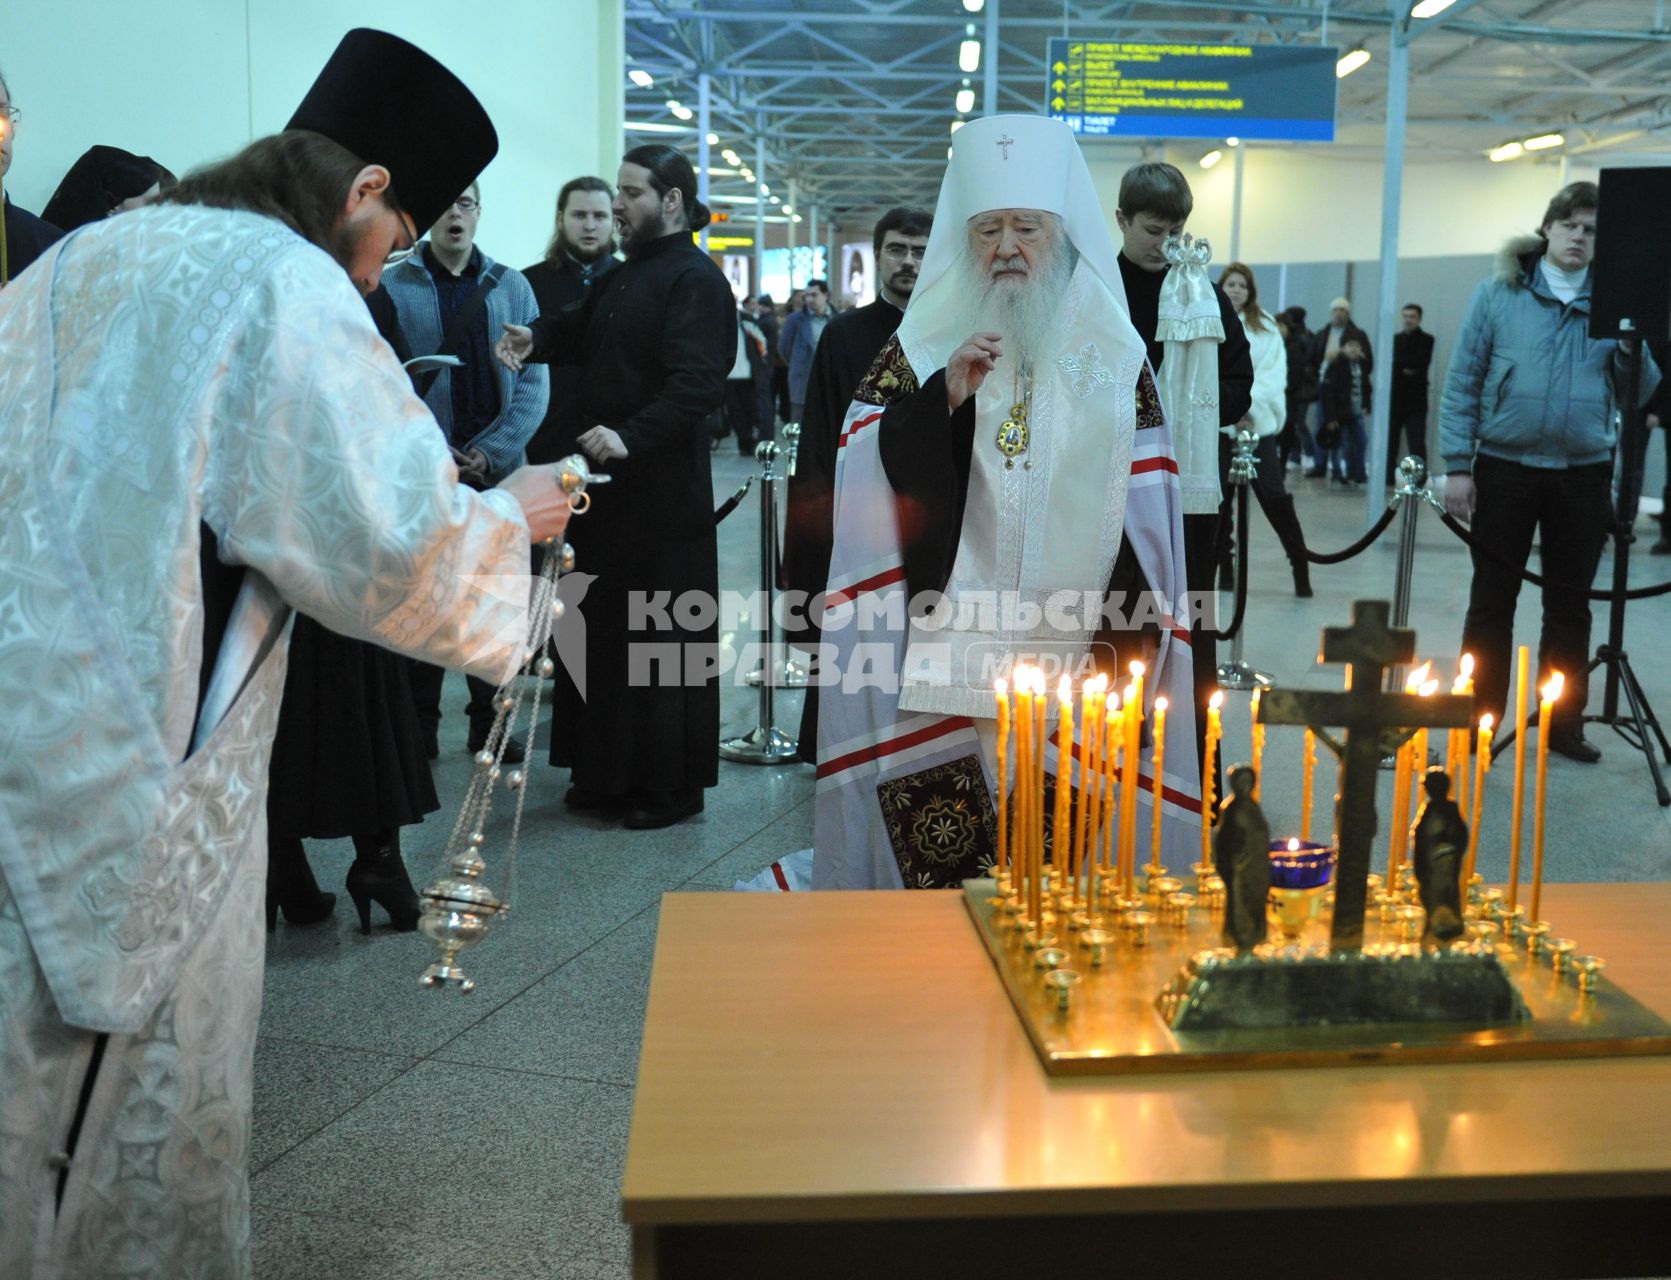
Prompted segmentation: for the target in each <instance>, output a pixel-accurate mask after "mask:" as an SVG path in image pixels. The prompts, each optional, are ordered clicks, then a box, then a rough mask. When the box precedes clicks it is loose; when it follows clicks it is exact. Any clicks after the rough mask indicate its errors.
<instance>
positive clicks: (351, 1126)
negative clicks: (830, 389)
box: [252, 453, 1671, 1280]
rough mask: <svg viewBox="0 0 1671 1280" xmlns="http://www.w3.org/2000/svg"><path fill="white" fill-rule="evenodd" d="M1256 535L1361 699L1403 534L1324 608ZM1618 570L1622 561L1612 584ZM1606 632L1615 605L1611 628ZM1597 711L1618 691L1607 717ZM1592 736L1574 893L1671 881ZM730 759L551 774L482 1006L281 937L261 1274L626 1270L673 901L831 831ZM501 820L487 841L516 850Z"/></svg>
mask: <svg viewBox="0 0 1671 1280" xmlns="http://www.w3.org/2000/svg"><path fill="white" fill-rule="evenodd" d="M715 461H716V467H715V480H714V488H715V492H716V494H717V495H721V496H723V495H726V494H729V493H730V492H731V490H732V489H733V488H735V487H736V485H737V484H738V483H739V482H740V481H741V479H742V477H743V476H744V475H745V474H746V473H747V471H748V470H749V469H750V468H751V467H752V464H745V463H744V462H743V460H741V459H739V458H737V457H736V456H735V454H731V453H722V454H717V455H716V456H715ZM1294 489H1295V492H1296V493H1297V494H1298V497H1299V506H1300V513H1301V518H1302V520H1303V521H1304V522H1305V526H1306V532H1307V536H1308V539H1309V540H1310V543H1311V545H1312V546H1313V547H1314V548H1317V549H1319V550H1333V549H1336V548H1338V547H1340V546H1343V545H1345V544H1346V543H1347V542H1349V541H1351V540H1352V539H1353V538H1354V537H1355V536H1356V535H1357V533H1358V532H1359V531H1360V530H1361V529H1362V528H1363V527H1364V523H1365V520H1364V514H1365V499H1364V495H1363V494H1362V492H1361V491H1359V492H1357V493H1354V494H1347V493H1344V492H1336V491H1332V490H1329V489H1325V488H1323V487H1321V486H1319V485H1318V484H1317V483H1316V482H1312V481H1304V480H1298V481H1295V482H1294ZM755 511H756V508H755V506H754V503H753V500H752V499H751V500H750V502H749V503H748V504H746V505H745V507H744V508H743V509H742V510H741V511H739V512H738V513H737V514H735V515H734V516H732V517H731V518H730V519H729V520H728V521H727V522H726V523H725V524H723V525H721V527H720V549H721V560H720V565H721V581H722V583H723V584H724V585H725V586H726V587H728V588H736V589H739V590H747V589H750V588H751V587H752V586H753V584H754V583H755V582H756V581H757V574H758V568H757V564H756V558H755V557H756V548H757V531H758V526H757V524H756V523H755ZM1645 524H1646V522H1645V521H1644V525H1645ZM1253 535H1254V574H1253V578H1252V581H1253V584H1254V585H1253V588H1252V591H1251V595H1250V603H1249V611H1248V621H1247V642H1246V649H1247V656H1248V657H1249V658H1250V659H1251V660H1254V661H1255V662H1256V663H1257V664H1258V665H1260V666H1261V667H1263V668H1264V669H1266V670H1267V671H1269V672H1270V673H1272V674H1273V675H1274V676H1276V677H1277V678H1278V679H1279V680H1280V681H1282V682H1285V683H1289V684H1308V683H1315V684H1319V685H1327V686H1331V687H1332V686H1336V685H1337V683H1338V681H1339V674H1338V672H1337V671H1336V670H1334V669H1329V668H1321V667H1318V666H1317V665H1316V664H1315V661H1314V659H1315V654H1316V648H1317V639H1318V632H1319V629H1320V628H1321V627H1322V626H1324V625H1326V624H1329V623H1334V622H1340V621H1343V620H1345V618H1346V616H1347V612H1348V608H1349V604H1350V602H1351V601H1352V600H1353V599H1356V598H1359V597H1364V596H1389V595H1390V594H1391V590H1392V581H1393V572H1394V560H1395V555H1394V550H1393V547H1394V543H1393V539H1392V536H1391V535H1390V534H1389V535H1388V537H1386V538H1384V539H1383V540H1382V542H1381V543H1380V544H1378V545H1377V546H1375V547H1373V548H1371V549H1370V550H1369V551H1367V552H1366V553H1364V554H1363V555H1361V556H1359V557H1357V558H1356V559H1354V560H1352V561H1349V562H1347V563H1346V564H1344V565H1340V566H1336V567H1328V568H1318V569H1316V570H1314V573H1313V577H1314V581H1315V584H1316V588H1317V595H1316V597H1315V598H1314V599H1312V600H1309V601H1297V600H1295V599H1294V598H1293V596H1292V594H1291V592H1290V589H1289V588H1290V582H1289V577H1288V570H1287V566H1286V564H1285V563H1284V562H1283V560H1282V557H1281V553H1280V550H1279V549H1278V547H1277V545H1276V540H1275V538H1274V537H1273V536H1272V535H1271V532H1270V528H1269V526H1268V525H1266V524H1265V523H1264V521H1263V518H1262V517H1260V516H1258V515H1257V514H1256V515H1255V517H1254V530H1253ZM1644 546H1645V542H1644V543H1639V544H1638V548H1639V551H1640V549H1641V548H1643V547H1644ZM1419 547H1420V549H1419V551H1418V554H1417V560H1416V566H1417V575H1416V584H1415V595H1414V602H1413V605H1412V610H1411V619H1412V623H1413V625H1414V626H1415V627H1416V628H1417V631H1418V634H1419V641H1420V647H1421V652H1422V653H1423V654H1424V655H1431V656H1434V657H1435V658H1438V659H1439V660H1440V661H1441V663H1442V664H1444V670H1445V671H1446V673H1447V674H1448V672H1449V669H1450V667H1449V659H1450V657H1452V656H1454V652H1455V646H1456V643H1457V638H1458V635H1459V633H1460V629H1461V617H1462V611H1463V607H1464V605H1465V603H1466V599H1467V584H1468V561H1467V557H1466V553H1465V551H1464V549H1463V548H1462V546H1461V544H1460V543H1458V542H1457V541H1456V539H1455V538H1454V537H1452V535H1451V534H1450V533H1449V532H1447V531H1446V530H1445V529H1444V528H1443V527H1442V526H1441V525H1440V524H1439V523H1438V522H1437V520H1435V519H1433V518H1432V517H1431V514H1427V515H1424V517H1423V518H1422V521H1421V533H1420V544H1419ZM1534 567H1535V566H1534ZM1609 572H1610V570H1609V565H1608V563H1607V562H1604V563H1603V566H1602V571H1601V574H1600V575H1599V577H1598V581H1599V582H1602V583H1605V582H1607V581H1608V574H1609ZM1668 577H1671V560H1667V559H1664V558H1649V557H1647V556H1646V555H1641V557H1640V563H1639V564H1637V565H1636V566H1635V572H1634V574H1633V578H1634V580H1635V581H1636V582H1639V583H1647V582H1653V581H1659V580H1662V579H1665V578H1668ZM1536 625H1537V616H1536V600H1535V594H1531V593H1529V594H1528V596H1527V598H1526V603H1525V604H1523V607H1522V627H1521V635H1520V639H1522V640H1523V641H1526V642H1528V643H1532V644H1534V645H1535V643H1536V639H1537V635H1536ZM1604 627H1605V615H1604V614H1603V615H1600V616H1598V618H1597V639H1598V640H1599V639H1600V636H1601V633H1602V630H1603V629H1604ZM1668 633H1671V598H1660V599H1656V600H1650V601H1645V602H1642V603H1638V604H1633V605H1632V606H1631V612H1630V627H1629V631H1628V633H1627V640H1628V641H1629V642H1630V643H1631V645H1632V648H1631V652H1632V654H1633V656H1634V657H1635V659H1636V661H1637V662H1638V663H1639V668H1638V671H1639V674H1640V675H1641V676H1642V677H1643V679H1644V680H1645V682H1646V684H1647V687H1648V694H1649V697H1650V698H1651V699H1652V700H1653V701H1654V703H1655V705H1656V706H1657V707H1658V709H1659V710H1660V712H1661V713H1662V714H1667V715H1671V675H1668V674H1667V665H1666V661H1665V655H1666V652H1667V647H1666V643H1665V640H1664V637H1665V636H1666V635H1667V634H1668ZM464 697H465V694H464V690H463V686H462V682H458V684H457V687H456V688H455V687H454V686H453V685H452V684H451V683H450V684H449V686H448V690H447V697H446V702H445V706H446V708H447V714H446V719H445V721H444V722H443V729H442V745H443V756H442V760H441V763H440V765H439V767H438V769H437V776H436V782H437V787H438V790H439V791H440V793H441V795H442V799H443V804H444V806H445V807H444V809H443V812H442V813H440V814H437V815H434V816H433V817H432V818H431V820H430V821H429V822H428V823H426V824H425V825H424V826H422V827H420V828H416V829H411V830H409V831H408V832H407V842H406V847H407V853H408V862H409V863H410V865H411V866H412V868H413V871H414V876H415V877H419V876H421V875H423V874H425V873H427V871H428V870H429V868H430V867H431V866H432V865H433V862H434V860H435V859H436V858H437V857H438V856H439V852H440V848H441V845H442V843H443V841H444V840H445V836H446V831H447V826H448V821H449V818H450V814H451V812H452V809H451V806H453V805H456V804H457V802H458V800H459V798H460V796H461V795H462V793H463V789H464V786H465V783H466V781H467V779H468V776H469V771H470V763H469V757H468V756H467V755H466V753H465V751H464V746H463V734H464V723H463V716H462V713H461V709H462V706H463V702H464ZM784 702H785V705H784V707H783V710H782V713H781V715H780V716H779V717H778V719H779V723H780V724H783V725H786V726H788V727H789V728H790V730H791V731H793V728H794V726H795V724H796V723H797V719H798V714H799V707H798V695H789V696H787V697H785V699H784ZM1599 703H1600V682H1599V680H1598V681H1597V682H1596V688H1595V690H1594V692H1593V694H1592V706H1599ZM756 704H757V694H756V693H755V692H754V691H753V690H750V689H744V688H739V689H731V690H728V691H727V692H726V695H725V701H724V708H725V720H724V723H725V729H726V732H727V733H728V734H729V733H738V732H742V731H743V730H745V729H747V728H748V727H749V726H750V725H752V724H753V723H754V718H755V709H756ZM1225 731H1226V741H1227V742H1228V743H1229V744H1230V745H1229V752H1230V754H1231V755H1236V754H1239V753H1240V750H1239V749H1245V744H1246V742H1247V734H1248V717H1247V700H1246V698H1245V697H1233V698H1232V699H1231V700H1230V706H1229V707H1228V708H1227V713H1226V724H1225ZM1590 733H1591V736H1592V738H1593V739H1594V740H1595V741H1596V742H1597V743H1598V745H1600V746H1601V747H1602V749H1603V751H1604V753H1605V758H1604V759H1603V761H1602V763H1601V764H1599V765H1596V766H1592V767H1583V766H1578V765H1574V764H1571V763H1569V762H1567V761H1564V760H1561V759H1558V758H1557V759H1556V760H1555V761H1554V762H1553V764H1552V765H1551V769H1550V779H1549V794H1550V816H1549V850H1550V853H1549V861H1550V866H1549V872H1550V875H1551V878H1553V879H1557V880H1647V879H1666V878H1671V816H1668V814H1671V811H1666V810H1661V809H1659V808H1658V807H1657V806H1655V804H1654V801H1653V794H1652V792H1651V790H1650V787H1649V783H1648V776H1647V770H1646V768H1645V766H1644V765H1643V763H1642V758H1641V756H1640V755H1638V754H1636V753H1634V752H1632V751H1631V750H1629V749H1628V748H1627V747H1626V746H1625V744H1624V743H1623V742H1622V741H1621V740H1619V739H1618V738H1617V737H1615V736H1614V735H1613V734H1612V733H1611V732H1610V731H1607V730H1602V729H1596V728H1592V729H1591V730H1590ZM535 759H536V761H537V760H540V759H541V756H540V755H536V756H535ZM1266 762H1267V772H1266V779H1265V783H1264V792H1265V796H1266V808H1267V810H1269V811H1270V812H1272V813H1273V814H1281V813H1289V814H1292V813H1294V812H1296V811H1297V809H1298V795H1299V776H1298V775H1299V747H1298V731H1297V730H1295V731H1291V732H1290V731H1282V730H1272V731H1271V734H1270V738H1269V745H1268V746H1267V752H1266ZM1507 766H1508V761H1507V759H1506V758H1505V759H1504V760H1503V761H1500V762H1499V768H1500V773H1499V774H1498V775H1496V776H1494V777H1493V778H1492V780H1491V784H1490V786H1489V787H1488V793H1487V803H1486V812H1485V818H1484V822H1483V827H1482V830H1483V832H1484V835H1483V837H1482V844H1483V847H1482V854H1481V864H1482V870H1483V871H1484V872H1485V874H1486V875H1487V876H1488V877H1500V876H1502V875H1503V874H1505V872H1506V866H1507V856H1506V845H1505V844H1503V843H1502V842H1501V841H1500V840H1496V841H1494V840H1493V839H1492V835H1491V833H1492V832H1493V831H1496V832H1498V833H1500V832H1501V830H1502V827H1503V824H1504V823H1505V822H1506V814H1507V808H1508V801H1507V793H1508V788H1507V785H1506V784H1507V779H1508V773H1509V769H1508V767H1507ZM720 770H721V772H720V786H719V787H718V788H717V789H716V790H714V791H711V792H710V793H709V796H708V804H707V810H706V812H705V813H704V814H703V815H702V816H701V817H700V818H699V819H696V820H694V821H692V822H688V823H686V824H684V825H681V826H677V827H674V828H671V829H669V830H666V831H660V832H636V833H635V832H626V831H622V830H620V829H619V828H617V827H615V826H614V825H612V824H610V823H607V822H603V821H600V820H598V819H595V818H590V817H585V816H581V815H577V814H575V813H572V812H571V811H569V810H567V809H565V808H563V806H562V803H561V799H562V792H563V789H564V777H563V776H562V775H560V774H558V773H557V772H555V771H553V770H551V769H549V768H547V767H546V766H544V765H543V764H536V765H534V766H533V767H532V768H531V770H530V795H529V798H528V812H527V815H526V818H525V826H524V839H523V849H522V854H521V856H520V858H519V860H518V867H517V886H516V894H515V902H516V911H515V914H514V915H513V916H512V917H511V918H510V919H509V920H508V921H507V922H506V924H505V925H504V927H503V928H502V930H501V931H500V932H498V933H497V934H496V935H495V936H494V937H493V938H492V939H491V940H490V941H489V942H488V943H487V944H486V945H485V946H483V947H482V948H481V949H480V951H479V952H477V953H476V954H475V955H474V956H473V957H472V961H473V965H474V970H475V973H476V976H477V978H478V980H479V986H478V988H477V990H476V991H475V993H474V994H472V995H470V996H460V995H458V994H456V993H453V992H446V993H435V992H428V991H423V990H420V989H419V987H418V986H417V976H418V974H419V972H421V970H422V969H423V967H424V965H425V964H426V963H427V962H428V960H429V958H430V956H429V949H428V946H427V944H426V943H424V942H423V941H422V940H421V939H419V938H418V937H417V936H416V935H404V936H403V935H397V934H394V933H391V932H389V931H388V930H387V928H385V927H376V928H374V930H373V933H372V936H371V937H369V938H365V937H362V936H361V935H360V933H359V931H358V927H357V924H356V923H355V922H353V921H352V915H353V912H352V909H351V907H350V906H349V904H348V902H347V900H346V898H343V899H341V900H340V901H339V905H338V912H337V915H336V917H335V919H334V920H332V921H330V922H329V923H326V924H323V925H319V926H315V927H311V928H304V929H293V928H289V927H288V926H286V925H284V924H282V923H281V924H280V926H279V929H278V932H277V933H276V934H275V935H274V936H273V938H272V941H271V945H270V947H269V950H268V971H267V991H266V1006H265V1009H264V1012H263V1018H262V1038H261V1040H260V1042H259V1044H258V1047H257V1050H256V1116H255V1135H254V1154H253V1160H252V1175H253V1178H252V1195H253V1202H254V1253H255V1266H256V1274H257V1275H258V1276H261V1277H264V1278H267V1280H304V1278H311V1277H326V1276H339V1275H351V1276H355V1277H358V1278H360V1280H378V1278H381V1277H390V1278H391V1280H392V1278H394V1277H399V1278H401V1280H417V1278H421V1277H430V1276H435V1277H443V1276H446V1277H452V1276H469V1277H472V1280H489V1278H498V1277H506V1278H509V1277H516V1278H518V1280H533V1278H543V1277H549V1278H550V1280H592V1278H593V1277H610V1278H618V1277H624V1276H625V1275H626V1274H627V1261H626V1257H627V1252H626V1251H627V1233H626V1230H625V1228H624V1227H623V1226H622V1225H621V1223H620V1221H619V1217H620V1215H619V1208H618V1203H617V1192H618V1186H619V1180H620V1174H621V1166H622V1160H623V1157H624V1154H625V1149H626V1137H627V1127H628V1121H629V1117H630V1115H631V1106H632V1083H633V1079H634V1076H635V1074H636V1065H637V1057H638V1045H639V1039H640V1033H641V1024H642V1020H643V1015H644V1004H645V996H646V992H647V991H648V987H649V979H650V963H651V956H652V951H653V948H654V943H655V927H656V918H657V912H658V904H659V901H660V896H661V894H662V893H664V892H667V891H670V890H678V891H692V890H708V891H712V890H726V889H729V888H730V887H731V885H732V884H733V883H734V882H735V881H736V880H737V879H739V878H743V877H747V876H751V875H753V874H754V873H756V872H757V871H759V870H760V869H761V868H763V867H764V866H766V865H767V864H768V863H769V862H770V861H771V860H772V859H773V858H775V857H777V856H779V855H781V854H784V853H787V852H790V851H791V850H794V849H800V848H804V847H806V846H807V845H809V844H810V843H811V842H812V801H811V797H812V778H811V770H810V769H809V768H807V767H805V766H791V767H787V768H783V769H760V768H751V767H748V766H744V765H734V764H724V763H722V764H721V766H720ZM1320 797H1321V789H1320ZM1319 802H1320V803H1321V798H1320V801H1319ZM1384 808H1385V805H1384V803H1383V810H1384ZM500 819H501V822H502V823H503V824H505V827H508V819H507V818H505V817H504V815H500ZM503 829H504V827H501V829H500V830H499V831H490V833H489V850H490V861H491V850H492V849H493V848H494V847H495V845H494V840H495V838H496V836H497V835H499V834H501V832H502V830H503ZM350 856H351V854H350V851H349V849H348V846H347V844H346V842H338V843H334V844H316V845H315V846H313V848H312V857H313V861H314V865H315V868H316V869H317V871H318V873H319V878H320V880H321V882H322V883H326V884H327V886H328V887H334V886H335V885H336V884H338V883H340V881H341V878H342V874H343V872H344V871H345V870H346V867H347V863H348V861H349V858H350ZM374 911H375V909H374ZM380 918H381V917H380V916H377V915H374V919H380Z"/></svg>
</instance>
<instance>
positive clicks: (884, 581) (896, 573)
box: [824, 565, 905, 609]
mask: <svg viewBox="0 0 1671 1280" xmlns="http://www.w3.org/2000/svg"><path fill="white" fill-rule="evenodd" d="M904 581H905V566H904V565H896V566H895V567H894V568H892V569H884V570H882V572H881V573H876V574H872V575H871V576H870V577H868V578H865V579H863V580H861V581H859V582H855V583H853V584H852V585H851V586H847V587H842V588H841V589H840V590H839V591H832V592H830V593H829V594H828V595H826V596H825V597H824V607H825V608H826V609H827V608H829V607H830V606H831V605H837V604H849V603H851V602H852V601H854V600H857V599H858V598H859V597H860V596H862V595H864V593H865V592H867V591H880V590H881V589H882V588H883V587H891V586H892V585H893V584H894V583H896V582H904Z"/></svg>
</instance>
